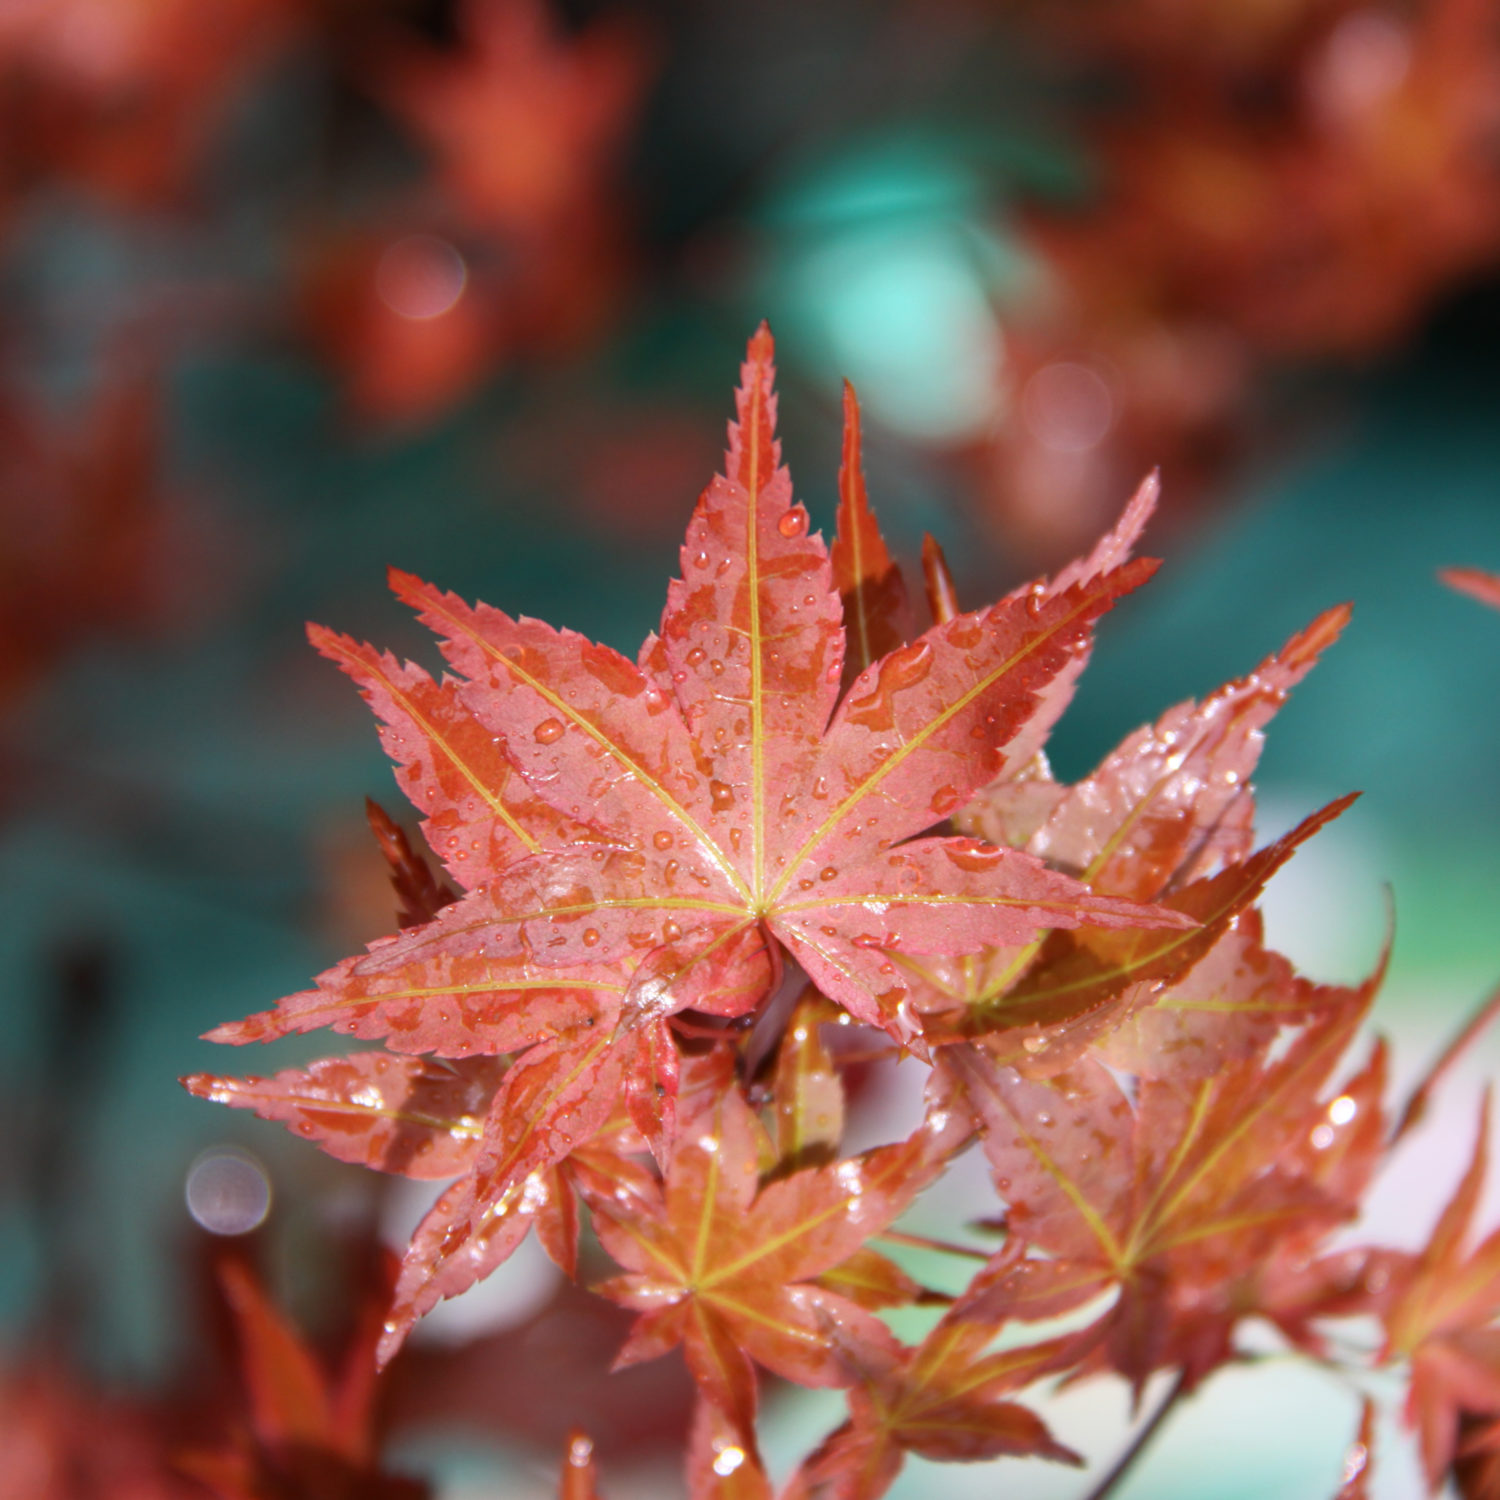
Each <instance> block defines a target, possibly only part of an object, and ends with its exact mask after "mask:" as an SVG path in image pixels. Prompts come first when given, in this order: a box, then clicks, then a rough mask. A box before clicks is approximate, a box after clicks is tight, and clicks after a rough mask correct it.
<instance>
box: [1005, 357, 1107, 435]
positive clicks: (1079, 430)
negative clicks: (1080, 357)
mask: <svg viewBox="0 0 1500 1500" xmlns="http://www.w3.org/2000/svg"><path fill="white" fill-rule="evenodd" d="M1021 415H1022V418H1023V419H1024V421H1025V423H1026V426H1027V429H1028V430H1029V431H1030V433H1031V435H1032V437H1034V438H1035V439H1036V440H1037V442H1039V443H1040V444H1041V445H1042V446H1043V447H1044V448H1050V449H1052V451H1053V452H1054V453H1087V452H1088V450H1089V449H1090V448H1095V447H1097V446H1098V445H1099V444H1100V443H1101V442H1102V441H1103V440H1104V438H1105V436H1106V434H1107V433H1108V432H1109V429H1110V426H1111V425H1112V424H1113V422H1114V419H1115V403H1114V397H1113V396H1111V395H1110V393H1109V387H1108V386H1107V385H1106V384H1105V383H1104V378H1103V376H1101V375H1100V374H1099V372H1098V371H1097V370H1091V369H1090V368H1089V367H1088V366H1087V365H1080V364H1074V363H1072V362H1071V361H1067V360H1059V361H1058V362H1057V363H1055V364H1050V365H1043V366H1042V368H1041V369H1040V370H1038V371H1037V372H1036V374H1035V375H1033V376H1032V377H1031V379H1030V380H1028V381H1027V382H1026V389H1025V391H1024V393H1023V394H1022V396H1021Z"/></svg>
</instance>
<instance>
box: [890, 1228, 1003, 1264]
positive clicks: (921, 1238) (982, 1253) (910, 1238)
mask: <svg viewBox="0 0 1500 1500" xmlns="http://www.w3.org/2000/svg"><path fill="white" fill-rule="evenodd" d="M876 1238H877V1239H881V1240H889V1241H890V1242H891V1243H892V1244H894V1245H911V1246H913V1247H914V1248H916V1249H918V1250H940V1251H942V1253H943V1254H944V1255H966V1256H968V1257H969V1258H970V1259H971V1260H988V1259H989V1258H990V1252H989V1251H988V1250H980V1249H977V1248H974V1247H971V1246H969V1245H956V1244H954V1243H953V1241H952V1240H935V1239H932V1238H931V1237H930V1236H928V1235H925V1234H908V1233H907V1232H906V1231H905V1230H904V1229H886V1230H883V1231H882V1232H881V1233H880V1234H878V1235H877V1236H876Z"/></svg>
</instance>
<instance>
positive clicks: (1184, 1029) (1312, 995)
mask: <svg viewBox="0 0 1500 1500" xmlns="http://www.w3.org/2000/svg"><path fill="white" fill-rule="evenodd" d="M1353 800H1354V799H1353V798H1352V797H1344V798H1340V799H1339V800H1338V801H1337V802H1333V803H1330V804H1329V806H1327V807H1326V808H1323V809H1322V810H1321V811H1319V812H1317V813H1314V814H1313V815H1312V816H1310V817H1308V818H1306V819H1304V820H1303V822H1302V823H1300V824H1299V825H1298V826H1297V827H1296V828H1294V829H1293V830H1292V831H1291V832H1290V833H1288V834H1286V835H1285V836H1284V837H1282V838H1280V839H1278V840H1277V841H1276V842H1275V843H1274V844H1270V845H1268V846H1267V847H1266V848H1264V849H1262V850H1260V851H1259V852H1258V853H1256V854H1255V855H1252V856H1251V857H1250V858H1249V859H1247V860H1246V861H1245V862H1244V863H1243V864H1237V865H1231V866H1230V867H1229V868H1228V869H1226V870H1224V871H1222V872H1221V873H1220V874H1218V875H1214V876H1211V877H1209V878H1206V879H1202V880H1197V881H1194V882H1192V883H1191V884H1189V885H1186V886H1184V887H1182V888H1180V889H1179V890H1177V891H1174V892H1172V893H1171V894H1169V895H1168V896H1167V897H1166V898H1165V899H1164V901H1163V903H1162V905H1163V906H1164V907H1165V908H1166V909H1168V910H1173V911H1176V912H1178V913H1180V914H1181V915H1182V916H1183V917H1184V918H1185V919H1187V920H1186V921H1185V922H1184V924H1183V926H1182V928H1180V929H1178V930H1175V931H1155V932H1147V931H1138V932H1134V933H1128V934H1127V933H1119V934H1108V935H1106V934H1103V933H1099V934H1095V935H1094V936H1093V937H1092V938H1091V939H1089V940H1085V941H1078V940H1076V937H1075V935H1074V934H1072V933H1066V932H1060V933H1054V934H1052V935H1051V936H1050V937H1049V938H1048V939H1047V940H1046V941H1045V942H1043V943H1041V944H1040V945H1038V946H1037V947H1035V948H1033V949H1030V950H1026V951H1024V952H1022V953H1021V954H1018V955H1012V954H1003V955H1000V956H999V957H1000V962H999V963H998V964H996V965H995V966H994V967H993V968H987V967H985V966H982V965H973V964H957V965H955V964H948V965H944V966H937V967H934V968H932V969H927V968H923V967H921V966H920V965H915V964H914V965H912V968H913V969H914V970H915V971H916V972H918V973H921V974H924V975H926V976H928V977H929V978H930V980H931V983H932V990H931V991H930V992H929V995H928V997H927V998H926V1001H925V1003H926V1006H927V1007H928V1008H929V1009H933V1010H936V1011H937V1014H935V1015H933V1016H931V1017H929V1018H925V1019H924V1023H923V1029H924V1032H925V1034H926V1035H927V1036H928V1037H929V1038H931V1039H933V1040H935V1041H949V1040H959V1039H963V1038H966V1037H967V1038H984V1040H985V1045H986V1046H987V1047H988V1049H989V1050H990V1051H991V1053H992V1055H994V1056H995V1057H996V1058H998V1059H1000V1060H1003V1061H1007V1062H1013V1063H1016V1064H1018V1065H1020V1066H1022V1067H1023V1068H1025V1069H1027V1070H1029V1071H1039V1072H1048V1073H1055V1072H1057V1071H1059V1070H1060V1069H1061V1068H1063V1067H1066V1066H1067V1065H1068V1064H1069V1063H1070V1062H1071V1061H1072V1060H1073V1059H1074V1058H1076V1057H1078V1056H1079V1055H1080V1053H1081V1051H1082V1048H1083V1047H1084V1046H1085V1045H1087V1044H1089V1043H1092V1042H1095V1041H1097V1040H1098V1039H1099V1037H1100V1035H1101V1033H1103V1032H1106V1031H1109V1030H1111V1029H1114V1028H1119V1027H1121V1026H1122V1025H1123V1024H1124V1023H1126V1022H1127V1021H1130V1020H1131V1018H1132V1017H1134V1018H1135V1019H1134V1026H1135V1030H1134V1032H1133V1033H1125V1034H1124V1036H1125V1037H1126V1038H1129V1039H1130V1040H1133V1041H1134V1042H1135V1044H1136V1045H1135V1050H1134V1052H1133V1053H1130V1054H1129V1056H1130V1057H1131V1058H1133V1059H1134V1060H1135V1061H1138V1062H1140V1064H1141V1067H1142V1070H1143V1071H1152V1070H1153V1069H1155V1068H1156V1066H1157V1064H1156V1063H1154V1062H1153V1061H1152V1060H1151V1057H1150V1054H1151V1052H1152V1051H1153V1049H1162V1050H1163V1054H1165V1051H1166V1050H1167V1049H1170V1050H1171V1052H1172V1054H1173V1060H1172V1066H1173V1068H1174V1069H1176V1070H1178V1071H1179V1072H1181V1071H1182V1061H1183V1059H1182V1058H1181V1057H1180V1056H1178V1055H1177V1054H1178V1052H1179V1051H1180V1050H1181V1048H1182V1047H1183V1046H1184V1044H1185V1042H1186V1040H1187V1039H1188V1038H1194V1039H1196V1043H1197V1045H1198V1047H1199V1049H1200V1051H1201V1052H1202V1055H1204V1056H1208V1057H1212V1056H1213V1055H1214V1047H1213V1046H1212V1045H1211V1044H1210V1043H1209V1042H1208V1040H1207V1038H1208V1037H1209V1036H1211V1035H1213V1034H1214V1033H1215V1032H1216V1031H1218V1030H1220V1029H1221V1028H1217V1027H1216V1026H1215V1023H1214V1019H1213V1018H1214V1017H1216V1016H1218V1015H1221V1014H1228V1015H1230V1017H1231V1019H1230V1022H1229V1025H1228V1034H1229V1035H1230V1036H1231V1037H1233V1038H1235V1039H1236V1040H1237V1041H1238V1042H1239V1043H1240V1044H1241V1045H1253V1043H1252V1042H1251V1040H1250V1038H1249V1034H1248V1033H1247V1031H1246V1029H1245V1018H1246V1016H1248V1015H1250V1014H1251V1013H1252V1012H1253V1013H1255V1014H1259V1015H1261V1016H1262V1021H1261V1032H1262V1033H1264V1032H1265V1031H1266V1030H1267V1029H1269V1030H1271V1031H1274V1029H1275V1027H1276V1026H1277V1025H1278V1024H1279V1023H1280V1021H1281V1020H1283V1019H1293V1018H1294V1017H1295V1016H1296V1015H1297V1014H1298V1013H1299V1010H1300V1011H1303V1012H1305V1011H1306V1010H1307V1009H1309V1008H1313V1007H1315V1006H1316V1005H1317V1003H1318V996H1317V993H1316V991H1315V988H1314V987H1312V986H1308V985H1305V984H1303V985H1299V984H1298V982H1297V981H1296V980H1295V979H1294V977H1293V975H1292V973H1291V970H1290V967H1289V966H1288V965H1286V964H1285V963H1281V964H1280V965H1279V966H1276V967H1275V970H1274V972H1275V978H1276V979H1278V980H1279V981H1280V985H1279V987H1276V988H1272V987H1271V986H1270V985H1266V984H1263V985H1260V986H1258V987H1256V988H1254V989H1253V990H1252V988H1251V987H1250V985H1249V984H1248V983H1247V981H1248V980H1249V978H1250V977H1251V976H1249V975H1248V974H1236V975H1234V976H1233V982H1234V983H1235V985H1236V988H1235V989H1234V991H1233V992H1232V994H1230V993H1227V992H1226V991H1225V990H1224V989H1223V988H1222V983H1223V981H1221V980H1220V977H1219V976H1218V974H1217V969H1218V967H1220V966H1221V964H1222V959H1221V960H1218V961H1216V963H1215V965H1214V966H1213V968H1212V969H1211V971H1210V972H1209V973H1208V974H1205V975H1204V976H1203V979H1202V980H1201V981H1200V982H1199V983H1197V984H1196V985H1195V982H1194V979H1193V975H1194V972H1195V968H1196V966H1197V965H1198V964H1199V963H1200V962H1206V961H1207V959H1206V957H1205V956H1206V955H1209V954H1210V953H1212V952H1214V951H1215V950H1216V946H1217V945H1219V944H1220V942H1221V939H1223V938H1224V937H1225V935H1226V933H1228V932H1229V930H1230V928H1231V926H1232V924H1233V923H1234V922H1235V921H1236V919H1238V918H1239V917H1240V915H1241V913H1243V912H1245V911H1246V910H1247V909H1248V908H1250V906H1251V904H1252V903H1253V902H1254V901H1255V900H1256V899H1257V898H1258V897H1259V896H1260V893H1261V891H1262V890H1263V889H1264V888H1265V885H1266V882H1267V881H1268V880H1269V879H1270V878H1271V876H1272V875H1274V874H1275V873H1276V871H1277V870H1278V869H1280V868H1281V866H1282V865H1283V864H1285V863H1286V861H1287V860H1288V859H1290V858H1291V856H1292V854H1293V853H1295V851H1296V850H1297V848H1298V847H1299V846H1300V845H1301V844H1303V843H1304V842H1305V841H1306V840H1307V839H1308V838H1310V837H1311V836H1312V835H1313V834H1314V833H1316V832H1317V831H1318V830H1319V829H1320V828H1322V827H1324V826H1325V825H1326V824H1327V823H1328V822H1330V821H1331V820H1332V819H1333V818H1336V817H1337V816H1338V815H1339V814H1340V813H1342V812H1343V811H1344V809H1345V808H1346V807H1348V806H1349V804H1350V803H1351V802H1352V801H1353ZM1270 962H1271V961H1270V960H1267V963H1268V964H1270ZM1027 963H1029V964H1030V967H1029V968H1028V969H1027V970H1026V972H1025V974H1024V977H1022V978H1020V979H1019V980H1017V979H1016V978H1015V975H1016V972H1017V970H1018V969H1019V968H1021V967H1022V966H1023V965H1024V964H1027ZM996 969H998V972H995V970H996ZM1179 986H1180V987H1181V988H1179ZM955 1002H956V1004H955ZM1226 1008H1227V1009H1226ZM1261 1039H1263V1036H1262V1038H1261ZM1105 1045H1106V1046H1119V1045H1120V1044H1117V1043H1115V1042H1114V1041H1113V1040H1111V1042H1109V1043H1106V1044H1105ZM1127 1048H1128V1042H1127V1043H1126V1044H1125V1046H1124V1047H1122V1048H1121V1054H1120V1055H1122V1056H1124V1055H1125V1053H1126V1049H1127ZM1126 1065H1127V1066H1128V1065H1129V1063H1128V1062H1127V1064H1126ZM1208 1065H1209V1066H1212V1063H1209V1064H1208Z"/></svg>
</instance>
